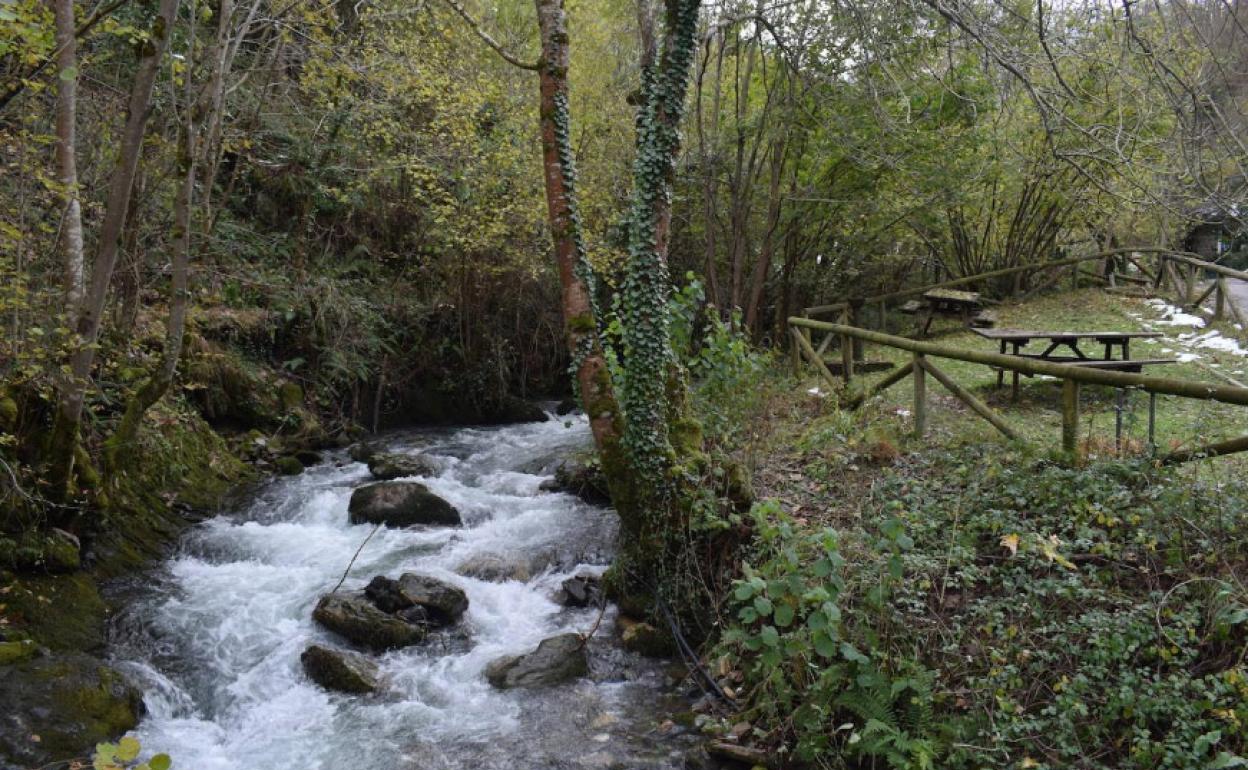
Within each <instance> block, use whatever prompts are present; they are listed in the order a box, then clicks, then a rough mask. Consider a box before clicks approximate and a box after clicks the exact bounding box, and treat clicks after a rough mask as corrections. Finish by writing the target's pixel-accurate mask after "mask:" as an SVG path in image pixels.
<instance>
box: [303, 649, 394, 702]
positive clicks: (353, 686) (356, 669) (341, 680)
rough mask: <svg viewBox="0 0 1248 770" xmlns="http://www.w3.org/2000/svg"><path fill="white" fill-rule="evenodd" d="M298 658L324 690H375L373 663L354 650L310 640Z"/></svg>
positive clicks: (309, 674) (357, 692) (309, 676)
mask: <svg viewBox="0 0 1248 770" xmlns="http://www.w3.org/2000/svg"><path fill="white" fill-rule="evenodd" d="M299 660H300V662H302V663H303V670H304V671H305V672H307V675H308V678H309V679H311V680H312V681H313V682H316V683H317V684H319V685H320V686H321V687H324V688H325V689H327V690H336V691H338V692H346V693H354V694H358V695H363V694H367V693H373V692H376V691H377V687H378V682H377V664H376V663H374V662H372V661H371V660H369V659H368V658H366V657H364V656H363V655H360V654H358V653H354V652H347V651H346V650H331V649H329V648H328V647H321V646H320V645H317V644H314V645H311V646H310V647H308V648H307V649H306V650H304V651H303V654H302V655H300V656H299Z"/></svg>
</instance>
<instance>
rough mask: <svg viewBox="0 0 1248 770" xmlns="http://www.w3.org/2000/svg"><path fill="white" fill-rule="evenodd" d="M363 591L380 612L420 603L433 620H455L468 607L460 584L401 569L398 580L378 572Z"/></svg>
mask: <svg viewBox="0 0 1248 770" xmlns="http://www.w3.org/2000/svg"><path fill="white" fill-rule="evenodd" d="M364 595H365V596H367V597H368V598H369V599H370V600H372V602H373V604H375V605H376V606H377V608H378V609H380V610H381V611H383V612H402V611H403V610H407V609H409V608H411V607H413V606H418V607H423V608H425V610H427V611H428V613H429V619H430V620H432V621H433V622H434V623H438V624H441V625H446V624H448V623H454V622H455V621H457V620H459V618H460V617H461V616H462V615H463V614H464V611H465V610H467V609H468V595H467V594H465V593H464V592H463V590H461V589H460V588H457V587H456V586H453V585H451V584H450V583H447V582H445V581H442V580H438V579H437V578H431V577H429V576H427V575H416V574H414V573H411V572H407V573H404V574H403V575H401V576H400V577H399V579H398V580H391V579H390V578H388V577H383V576H381V575H378V576H377V577H375V578H373V579H372V580H371V581H370V582H369V584H368V587H367V588H365V589H364Z"/></svg>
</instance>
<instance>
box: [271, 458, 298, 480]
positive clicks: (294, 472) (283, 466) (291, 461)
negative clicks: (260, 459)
mask: <svg viewBox="0 0 1248 770" xmlns="http://www.w3.org/2000/svg"><path fill="white" fill-rule="evenodd" d="M273 464H274V466H275V467H276V468H277V472H278V473H280V474H282V475H283V476H298V475H299V474H300V473H303V463H301V462H299V458H297V457H292V456H290V455H286V456H285V457H279V458H277V460H276V461H274V463H273Z"/></svg>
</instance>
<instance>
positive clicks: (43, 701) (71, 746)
mask: <svg viewBox="0 0 1248 770" xmlns="http://www.w3.org/2000/svg"><path fill="white" fill-rule="evenodd" d="M0 703H20V704H22V706H23V708H21V709H15V710H13V711H12V712H11V713H9V714H8V715H7V718H6V719H4V720H0V759H3V760H7V761H10V762H14V763H17V764H18V765H19V766H32V767H38V766H42V765H44V764H48V763H51V762H56V761H61V760H66V759H71V758H73V757H78V756H82V754H83V753H84V751H85V750H88V749H89V748H90V747H91V746H93V745H95V744H96V743H100V742H102V741H108V740H113V739H115V738H117V737H118V736H120V735H122V734H124V733H125V732H127V731H128V730H132V729H134V727H135V726H136V725H137V724H138V722H139V718H140V717H141V716H142V715H143V697H142V694H141V693H140V692H139V691H138V690H137V689H135V688H134V687H132V686H131V685H129V684H128V683H127V682H126V681H125V679H124V678H123V677H122V676H121V674H120V673H118V672H117V671H115V670H114V669H111V668H109V667H108V666H106V665H104V664H103V663H101V662H100V661H99V660H98V659H96V658H94V657H91V656H90V655H84V654H81V653H74V654H66V655H58V656H55V657H44V658H34V659H32V660H28V661H25V662H21V663H17V664H14V665H11V666H7V667H6V668H5V671H4V675H3V676H0ZM32 736H37V740H34V739H32Z"/></svg>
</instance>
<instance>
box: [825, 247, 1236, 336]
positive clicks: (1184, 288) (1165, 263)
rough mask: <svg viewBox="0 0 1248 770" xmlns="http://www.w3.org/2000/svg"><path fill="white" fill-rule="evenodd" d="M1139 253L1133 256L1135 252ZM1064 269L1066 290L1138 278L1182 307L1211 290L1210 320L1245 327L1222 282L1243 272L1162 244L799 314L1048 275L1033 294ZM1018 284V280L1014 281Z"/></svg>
mask: <svg viewBox="0 0 1248 770" xmlns="http://www.w3.org/2000/svg"><path fill="white" fill-rule="evenodd" d="M1137 255H1139V256H1137ZM1140 257H1154V258H1156V266H1155V267H1154V268H1152V269H1150V268H1149V267H1148V266H1146V265H1145V264H1144V263H1143V261H1142V260H1141V259H1140ZM1085 262H1102V263H1103V264H1104V265H1105V269H1103V270H1101V271H1099V272H1089V271H1086V270H1083V269H1081V266H1082V265H1083V263H1085ZM1126 264H1131V265H1134V266H1135V267H1136V269H1137V270H1139V272H1140V274H1141V276H1140V277H1139V278H1137V277H1135V276H1127V275H1125V274H1122V273H1118V272H1117V270H1118V268H1119V267H1121V266H1125V265H1126ZM1176 265H1183V266H1184V267H1185V268H1186V275H1183V274H1181V273H1180V270H1179V269H1178V268H1176V267H1175V266H1176ZM1064 267H1069V268H1071V270H1070V282H1071V286H1072V288H1078V287H1079V285H1080V282H1081V281H1083V280H1089V281H1099V282H1102V283H1105V284H1110V285H1113V284H1114V283H1115V282H1116V281H1117V280H1123V279H1125V280H1128V281H1131V282H1138V281H1139V279H1140V278H1142V279H1143V282H1144V283H1145V284H1147V285H1151V286H1152V288H1153V290H1154V291H1160V290H1162V289H1171V290H1172V291H1173V298H1174V300H1175V302H1176V304H1179V305H1181V306H1183V307H1189V308H1190V307H1196V306H1199V305H1200V304H1202V303H1203V302H1204V301H1205V300H1206V299H1208V298H1209V295H1210V294H1215V295H1216V299H1215V311H1214V317H1215V319H1216V320H1222V319H1223V317H1224V314H1225V313H1226V312H1227V310H1228V309H1229V311H1230V313H1231V315H1232V317H1233V318H1234V320H1235V321H1236V322H1237V323H1239V324H1240V325H1241V326H1243V327H1244V329H1245V330H1248V323H1245V319H1244V318H1243V316H1242V313H1241V312H1240V310H1239V308H1238V307H1237V306H1236V305H1235V304H1234V303H1233V302H1230V301H1228V300H1229V295H1230V290H1229V288H1228V286H1227V279H1228V278H1229V279H1233V280H1240V281H1248V272H1244V271H1242V270H1234V269H1231V268H1229V267H1224V266H1222V265H1219V264H1217V263H1214V262H1209V261H1207V260H1204V259H1201V258H1200V255H1199V254H1192V253H1189V252H1185V251H1175V250H1173V249H1163V248H1149V247H1141V248H1132V249H1113V250H1110V251H1101V252H1097V253H1095V254H1086V255H1084V256H1079V257H1067V258H1065V259H1057V260H1053V261H1050V262H1041V263H1039V264H1032V265H1019V266H1017V267H1006V268H1002V269H1000V270H991V271H989V272H986V273H979V274H977V275H968V276H963V277H962V278H954V279H951V280H948V281H942V282H940V283H933V284H928V285H926V286H918V287H914V288H910V289H901V290H899V291H892V292H888V293H886V294H878V295H875V296H870V297H851V298H848V299H845V300H843V301H841V302H834V303H831V304H828V305H813V306H811V307H808V308H805V309H804V310H803V312H802V316H803V317H806V318H816V317H819V316H827V315H837V314H844V317H843V318H842V321H846V322H849V323H851V324H855V325H861V322H862V321H865V317H864V315H865V314H864V311H865V310H866V309H867V308H872V307H875V308H877V309H878V310H879V313H878V316H877V317H878V318H882V317H883V314H884V312H885V310H886V308H887V307H888V306H889V305H891V304H893V303H895V302H897V301H899V300H907V299H912V298H914V297H918V296H921V295H923V294H925V293H926V292H929V291H931V290H932V289H952V288H956V287H959V286H969V285H978V284H983V283H984V282H986V281H991V280H994V279H997V278H1006V277H1009V276H1019V277H1020V278H1023V277H1028V276H1030V275H1031V274H1044V273H1050V277H1049V278H1048V280H1046V281H1044V282H1042V283H1041V284H1040V285H1038V286H1033V287H1031V289H1030V290H1029V292H1036V291H1039V290H1041V289H1044V288H1048V287H1050V286H1052V285H1054V284H1056V283H1057V282H1058V281H1060V280H1061V279H1062V274H1061V273H1060V272H1058V271H1059V270H1060V269H1061V268H1064ZM1200 270H1206V271H1208V272H1212V273H1215V274H1217V276H1218V277H1217V279H1216V280H1214V281H1213V283H1212V284H1211V285H1210V286H1209V288H1207V289H1206V290H1205V291H1204V292H1203V293H1201V294H1199V295H1197V294H1196V291H1197V286H1198V283H1199V281H1198V277H1199V271H1200ZM1019 283H1020V284H1021V283H1022V281H1021V280H1020V281H1019Z"/></svg>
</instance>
